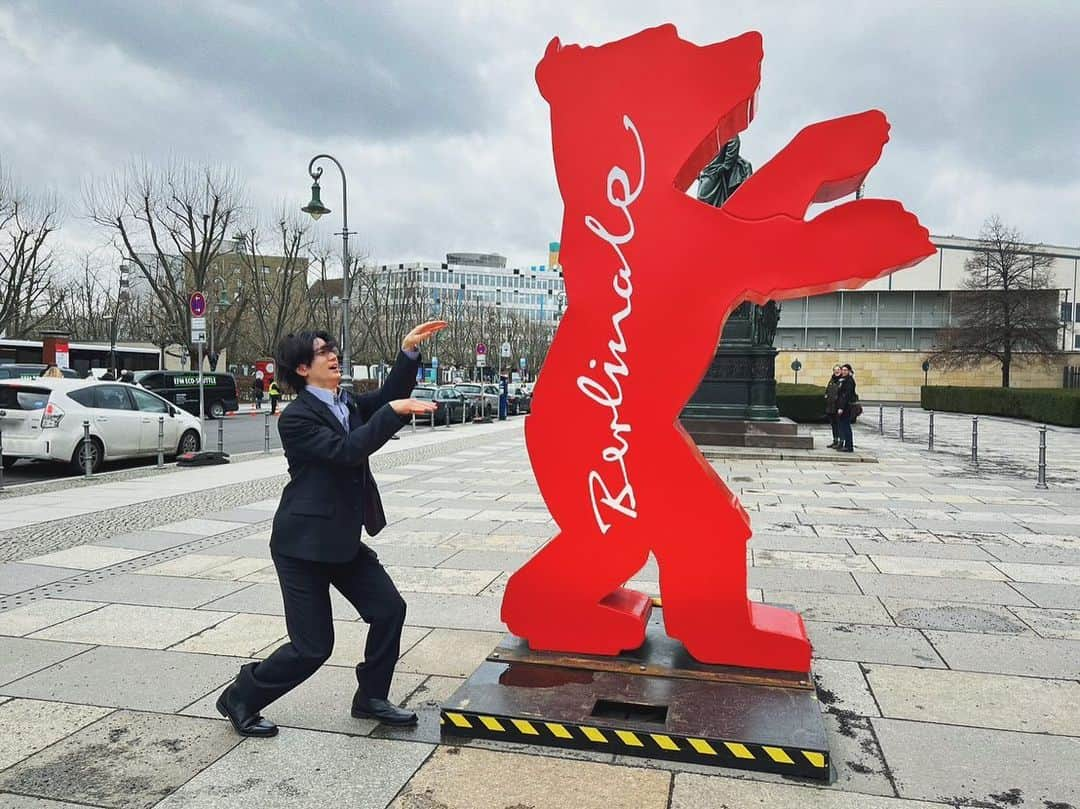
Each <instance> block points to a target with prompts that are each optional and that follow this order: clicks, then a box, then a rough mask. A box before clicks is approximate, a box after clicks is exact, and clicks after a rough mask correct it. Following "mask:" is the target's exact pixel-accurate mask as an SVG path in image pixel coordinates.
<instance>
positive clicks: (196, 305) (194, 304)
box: [188, 292, 206, 317]
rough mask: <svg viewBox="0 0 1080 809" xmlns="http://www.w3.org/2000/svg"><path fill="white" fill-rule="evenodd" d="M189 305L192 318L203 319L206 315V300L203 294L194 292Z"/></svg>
mask: <svg viewBox="0 0 1080 809" xmlns="http://www.w3.org/2000/svg"><path fill="white" fill-rule="evenodd" d="M188 305H189V306H190V307H191V314H192V316H194V317H202V316H203V315H205V314H206V298H204V297H203V294H202V293H201V292H192V293H191V300H190V301H188Z"/></svg>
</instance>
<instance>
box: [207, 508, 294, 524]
mask: <svg viewBox="0 0 1080 809" xmlns="http://www.w3.org/2000/svg"><path fill="white" fill-rule="evenodd" d="M275 511H277V507H276V506H275V507H274V508H272V509H266V508H230V509H228V510H226V511H212V512H210V513H209V514H203V515H202V517H203V519H206V520H218V521H222V522H246V523H260V522H266V521H267V520H269V519H271V518H272V517H273V516H274V512H275Z"/></svg>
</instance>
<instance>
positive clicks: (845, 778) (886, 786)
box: [769, 707, 896, 798]
mask: <svg viewBox="0 0 1080 809" xmlns="http://www.w3.org/2000/svg"><path fill="white" fill-rule="evenodd" d="M821 718H822V719H823V720H824V722H825V737H826V739H827V744H828V745H829V757H830V758H831V759H832V765H833V771H834V772H835V773H836V780H835V781H834V782H833V784H832V787H833V789H834V790H839V791H843V792H854V793H866V794H870V795H882V796H887V797H890V798H891V797H894V796H895V794H896V793H895V791H894V790H893V785H892V781H891V777H890V773H889V769H888V765H887V764H886V763H885V756H884V755H883V754H882V752H881V747H880V745H878V741H877V737H876V736H875V735H874V729H873V727H872V726H871V725H870V717H868V716H859V715H857V714H855V713H853V712H851V711H847V710H844V709H838V708H835V707H830V708H829V709H828V710H827V711H826V712H825V713H824V714H823V715H822V717H821ZM769 780H770V781H772V780H773V779H769ZM778 781H779V779H778ZM781 783H782V781H781Z"/></svg>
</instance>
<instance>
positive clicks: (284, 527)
mask: <svg viewBox="0 0 1080 809" xmlns="http://www.w3.org/2000/svg"><path fill="white" fill-rule="evenodd" d="M445 326H446V323H445V322H444V321H430V322H428V323H424V324H422V325H420V326H417V327H416V328H415V329H413V330H412V331H411V332H409V334H408V335H406V337H405V339H404V340H403V341H402V346H401V348H402V350H401V353H400V354H399V355H398V358H397V361H396V362H395V363H394V367H393V370H392V371H391V372H390V376H389V377H388V378H387V380H386V382H385V384H384V385H383V386H382V387H381V388H380V389H379V390H377V391H374V392H372V393H367V394H364V395H361V396H357V397H353V396H351V395H349V394H348V393H347V392H345V391H339V390H338V385H339V383H340V381H341V369H340V367H339V365H338V348H337V346H336V345H335V344H334V341H333V337H332V336H331V335H330V334H328V333H327V332H322V331H319V332H313V331H308V332H301V333H300V334H296V335H292V334H290V335H289V336H288V337H285V338H284V339H283V340H282V341H281V343H280V344H279V346H278V350H277V356H276V360H277V368H278V371H279V373H280V374H281V376H282V378H283V379H284V381H285V383H286V384H288V385H289V387H291V388H293V389H294V390H295V391H296V392H297V394H298V395H297V397H296V399H295V400H294V401H293V402H292V403H291V404H290V405H289V406H288V407H287V408H285V410H284V411H283V412H282V415H281V418H280V420H279V421H278V432H279V433H280V435H281V443H282V446H283V448H284V450H285V457H286V459H287V460H288V462H289V477H290V480H289V483H288V484H287V485H286V486H285V489H284V491H283V492H282V494H281V503H280V505H279V506H278V510H277V513H276V514H275V515H274V528H273V532H272V534H271V536H270V554H271V557H272V558H273V560H274V567H275V568H276V570H277V574H278V580H279V582H280V584H281V595H282V599H283V600H284V604H285V624H286V627H287V628H288V631H289V642H288V643H286V644H285V645H284V646H281V647H280V648H278V649H277V650H276V651H275V652H274V653H273V654H271V655H270V657H268V658H267V659H266V660H263V661H261V662H258V663H249V664H248V665H246V666H243V667H242V668H241V669H240V674H239V675H238V676H237V678H236V680H235V681H234V682H233V683H232V684H230V685H229V686H228V687H227V688H226V689H225V690H224V691H223V692H222V694H221V696H220V697H219V698H218V701H217V709H218V711H219V712H220V713H221V715H222V716H225V717H227V718H228V719H229V721H230V722H232V725H233V728H234V729H235V730H236V732H237V733H239V734H240V735H242V736H273V735H275V734H276V733H277V725H275V724H274V723H273V722H270V721H269V720H267V719H264V718H263V717H262V716H261V715H260V714H259V711H260V710H262V708H263V707H265V706H266V705H269V704H270V703H271V702H273V701H274V700H276V699H278V698H279V697H281V696H282V695H283V694H285V693H287V692H288V691H290V690H291V689H293V688H295V687H296V686H298V685H299V684H300V683H302V682H303V681H304V680H306V679H307V678H308V677H310V676H311V675H312V674H314V673H315V671H316V670H318V668H319V667H320V666H321V665H322V664H323V663H325V662H326V660H327V658H329V657H330V653H331V652H332V651H333V647H334V625H333V622H332V616H331V612H330V586H331V585H333V586H334V587H335V588H336V589H337V590H338V591H339V592H340V593H341V594H342V595H343V596H345V598H346V599H348V600H349V601H350V602H351V603H352V605H353V606H354V607H356V610H357V612H359V613H360V616H361V617H362V618H363V619H364V621H366V622H367V623H368V627H369V628H368V636H367V643H366V646H365V648H364V660H363V662H361V663H360V664H359V665H357V667H356V679H357V684H358V687H357V691H356V694H355V696H354V697H353V701H352V715H353V716H355V717H358V718H361V717H363V718H373V719H377V720H379V721H380V722H383V723H386V724H392V725H412V724H415V723H416V721H417V719H416V714H415V713H413V712H412V711H405V710H402V709H401V708H398V707H397V706H396V705H394V704H392V703H391V702H389V701H388V699H387V697H388V695H389V692H390V680H391V679H392V677H393V674H394V666H395V664H396V663H397V659H398V654H399V652H400V642H401V629H402V626H403V624H404V623H405V602H404V600H403V599H402V598H401V596H400V594H399V593H398V591H397V588H396V587H395V586H394V583H393V582H392V581H391V580H390V577H389V576H388V575H387V573H386V571H385V570H384V569H383V566H382V565H381V564H380V563H379V560H378V557H377V556H376V555H375V552H374V551H373V550H371V548H369V547H368V546H367V545H365V544H364V543H363V542H362V541H361V532H362V530H363V529H366V530H367V532H368V534H369V535H370V536H374V535H375V534H377V533H378V532H379V531H381V530H382V528H383V527H384V526H385V525H386V517H385V515H384V514H383V508H382V501H381V500H380V499H379V490H378V488H377V487H376V485H375V480H374V478H372V476H371V469H370V467H369V464H368V458H369V456H370V455H371V454H372V453H373V452H375V451H376V450H377V449H379V447H381V446H382V445H383V444H385V443H386V442H387V441H388V440H390V438H391V437H392V436H393V434H394V433H395V432H397V431H398V430H399V429H401V427H402V425H403V424H404V423H405V419H407V418H408V417H410V416H412V415H413V414H427V413H429V412H431V411H433V410H434V409H435V403H434V402H428V401H421V400H417V399H411V398H409V395H410V393H411V392H412V389H413V385H414V384H415V380H416V371H417V368H418V366H419V359H420V354H419V350H418V346H419V345H420V343H422V342H423V341H424V340H426V339H427V338H428V337H430V336H431V335H433V334H435V333H436V332H437V331H439V330H440V329H442V328H445Z"/></svg>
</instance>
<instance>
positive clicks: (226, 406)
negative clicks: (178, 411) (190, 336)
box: [135, 371, 240, 419]
mask: <svg viewBox="0 0 1080 809" xmlns="http://www.w3.org/2000/svg"><path fill="white" fill-rule="evenodd" d="M135 381H136V382H137V383H139V384H140V385H142V386H143V387H144V388H147V389H148V390H152V391H153V392H154V393H156V394H158V395H159V396H161V397H163V398H164V399H166V400H167V401H170V402H172V403H173V404H175V405H176V406H177V407H179V408H182V409H183V410H186V411H187V412H189V413H191V414H193V415H196V416H197V415H199V372H198V371H140V372H139V373H137V374H135ZM239 399H240V390H239V389H238V388H237V386H236V377H234V376H233V375H232V374H223V373H212V372H209V371H204V372H203V408H204V409H205V411H206V413H205V415H207V416H209V417H210V418H214V419H220V418H224V417H225V414H226V413H230V412H233V411H236V410H239V409H240V402H239Z"/></svg>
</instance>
